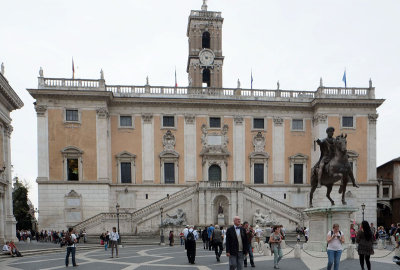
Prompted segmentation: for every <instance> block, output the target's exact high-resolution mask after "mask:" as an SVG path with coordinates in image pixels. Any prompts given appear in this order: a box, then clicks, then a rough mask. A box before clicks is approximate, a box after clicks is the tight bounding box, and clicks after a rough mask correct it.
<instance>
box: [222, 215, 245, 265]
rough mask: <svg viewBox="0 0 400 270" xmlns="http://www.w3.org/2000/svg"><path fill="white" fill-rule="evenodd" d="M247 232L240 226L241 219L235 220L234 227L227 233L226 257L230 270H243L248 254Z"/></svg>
mask: <svg viewBox="0 0 400 270" xmlns="http://www.w3.org/2000/svg"><path fill="white" fill-rule="evenodd" d="M248 247H249V244H248V243H247V236H246V230H245V229H244V228H243V227H241V226H240V217H238V216H235V217H234V218H233V226H231V227H229V228H228V230H227V231H226V256H227V257H229V269H230V270H236V269H237V270H242V269H243V263H244V256H245V255H247V253H248Z"/></svg>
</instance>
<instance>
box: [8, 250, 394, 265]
mask: <svg viewBox="0 0 400 270" xmlns="http://www.w3.org/2000/svg"><path fill="white" fill-rule="evenodd" d="M290 250H291V249H290V248H288V249H285V250H284V254H285V253H288V252H289V251H290ZM119 251H120V252H119V258H110V254H111V251H110V249H109V250H108V251H104V249H100V248H93V250H82V251H77V258H76V260H77V263H78V265H79V266H78V267H77V268H73V269H80V270H84V269H88V270H89V269H94V270H103V269H104V270H113V269H115V270H119V269H124V270H133V269H139V270H149V269H154V270H172V269H179V270H186V269H199V270H208V269H229V267H228V259H227V257H226V256H225V253H223V256H222V257H221V262H217V261H216V259H215V255H214V252H213V251H208V250H204V249H203V248H202V245H201V246H200V245H197V254H196V261H195V264H194V265H191V264H189V263H188V260H187V257H186V252H185V249H184V247H182V246H173V247H170V246H130V247H124V248H121V249H120V250H119ZM64 259H65V253H51V254H40V255H34V256H26V257H22V258H7V259H5V260H3V261H1V262H0V269H1V270H8V269H9V270H16V269H25V270H37V269H47V270H50V269H67V268H65V265H64ZM382 260H383V261H382ZM255 263H256V268H251V267H250V265H249V267H248V268H247V269H273V257H272V256H261V255H258V254H257V255H255ZM326 263H327V259H324V258H322V259H319V260H318V259H314V258H312V257H309V256H304V257H302V259H296V258H294V257H293V252H291V253H289V254H288V255H287V256H285V257H284V258H283V260H282V261H281V262H280V264H279V266H280V269H288V270H292V269H296V270H303V269H312V270H314V269H315V270H319V269H326ZM69 264H70V267H69V268H68V269H72V267H71V266H72V262H71V258H70V263H69ZM372 268H373V269H379V270H389V269H390V270H393V269H399V270H400V267H397V266H396V265H395V264H393V263H392V262H391V256H389V257H388V258H385V259H381V262H372ZM340 269H341V270H347V269H349V270H350V269H351V270H354V269H360V266H359V263H358V260H342V262H341V265H340Z"/></svg>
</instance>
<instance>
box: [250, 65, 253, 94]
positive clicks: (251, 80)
mask: <svg viewBox="0 0 400 270" xmlns="http://www.w3.org/2000/svg"><path fill="white" fill-rule="evenodd" d="M250 89H252V90H253V69H251V72H250Z"/></svg>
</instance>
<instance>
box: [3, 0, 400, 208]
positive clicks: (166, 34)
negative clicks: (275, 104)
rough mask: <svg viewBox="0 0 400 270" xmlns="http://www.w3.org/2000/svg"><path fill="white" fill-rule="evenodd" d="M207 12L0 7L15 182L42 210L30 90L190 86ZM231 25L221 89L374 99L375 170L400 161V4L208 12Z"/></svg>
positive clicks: (234, 3) (240, 4)
mask: <svg viewBox="0 0 400 270" xmlns="http://www.w3.org/2000/svg"><path fill="white" fill-rule="evenodd" d="M201 5H202V0H169V1H168V0H130V1H127V0H119V1H111V0H109V1H103V0H96V1H89V0H86V1H82V0H79V1H78V0H68V1H66V0H65V1H64V0H62V1H61V0H58V1H54V0H47V1H45V0H36V1H32V0H18V1H12V0H4V1H2V4H1V9H0V18H1V22H0V37H1V39H0V62H4V64H5V76H6V78H7V79H8V81H9V83H10V84H11V86H12V87H13V89H14V90H15V91H16V92H17V94H18V95H19V96H20V98H21V99H22V100H23V102H24V103H25V106H24V107H23V108H22V109H21V110H17V111H14V112H13V113H12V118H13V126H14V132H13V134H12V145H11V147H12V164H13V165H14V176H18V177H20V178H21V179H26V180H27V181H28V182H29V183H30V187H31V191H30V198H31V200H32V201H33V203H34V204H35V206H37V184H36V177H37V130H36V113H35V111H34V108H33V104H32V103H33V102H34V100H33V98H32V97H31V96H30V95H29V94H28V92H27V91H26V88H36V87H37V76H38V71H39V68H40V67H43V70H44V76H45V77H53V78H70V77H71V76H72V75H71V74H72V71H71V59H72V57H73V58H74V61H75V70H76V73H75V77H76V78H92V79H98V78H99V77H100V69H101V68H102V69H103V70H104V74H105V79H106V83H107V84H128V85H143V84H145V81H146V76H149V79H150V84H151V85H170V86H172V85H174V68H175V66H176V70H177V76H178V85H179V86H186V85H187V74H186V64H187V55H188V41H187V37H186V27H187V21H188V15H189V13H190V10H192V9H194V10H199V9H200V7H201ZM208 9H209V10H212V11H221V12H222V16H223V17H224V19H225V20H224V26H223V55H224V56H225V61H224V75H223V80H224V87H236V81H237V79H238V78H240V80H241V82H242V87H243V88H247V87H248V88H249V87H250V70H251V69H252V70H253V77H254V83H253V88H260V89H275V88H276V82H277V81H278V80H279V81H280V86H281V89H285V90H313V91H314V90H316V89H317V87H318V85H319V78H320V77H322V78H323V81H324V85H325V86H340V87H341V86H343V82H342V81H341V80H342V76H343V72H344V69H345V68H346V69H347V82H348V86H349V87H368V80H369V79H370V78H372V81H373V85H374V86H375V87H376V98H384V99H386V101H385V103H384V104H383V105H382V106H381V107H380V108H379V109H378V113H379V119H378V124H377V163H378V164H377V165H381V164H383V163H385V162H387V161H389V160H391V159H393V158H396V157H399V156H400V143H399V141H398V137H399V136H398V133H399V132H400V121H399V112H400V109H399V106H400V104H399V101H400V89H399V88H400V84H399V81H398V78H399V75H400V28H399V26H400V16H399V14H400V13H399V12H400V1H398V0H385V1H372V0H369V1H368V0H329V1H328V0H323V1H322V0H303V1H299V0H275V1H271V0H210V1H208Z"/></svg>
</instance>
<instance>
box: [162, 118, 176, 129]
mask: <svg viewBox="0 0 400 270" xmlns="http://www.w3.org/2000/svg"><path fill="white" fill-rule="evenodd" d="M163 127H175V117H174V116H163Z"/></svg>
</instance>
